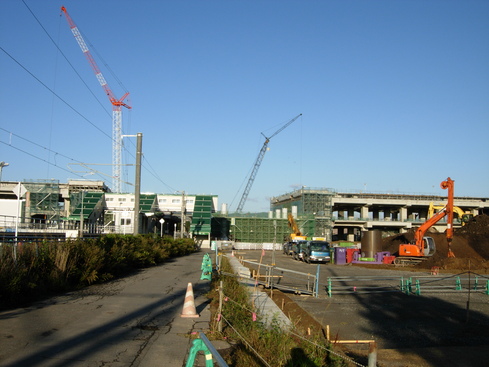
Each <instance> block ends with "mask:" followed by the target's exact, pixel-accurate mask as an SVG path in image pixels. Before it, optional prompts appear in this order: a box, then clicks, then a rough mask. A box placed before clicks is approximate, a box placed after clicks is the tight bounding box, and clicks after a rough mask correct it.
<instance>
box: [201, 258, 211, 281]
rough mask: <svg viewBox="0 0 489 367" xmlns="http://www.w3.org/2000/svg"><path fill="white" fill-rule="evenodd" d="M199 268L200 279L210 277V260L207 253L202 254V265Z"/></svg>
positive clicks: (208, 278) (209, 278)
mask: <svg viewBox="0 0 489 367" xmlns="http://www.w3.org/2000/svg"><path fill="white" fill-rule="evenodd" d="M200 269H201V270H202V275H201V276H200V280H205V279H207V280H211V279H212V260H211V257H210V256H209V254H205V255H204V259H203V260H202V266H201V267H200Z"/></svg>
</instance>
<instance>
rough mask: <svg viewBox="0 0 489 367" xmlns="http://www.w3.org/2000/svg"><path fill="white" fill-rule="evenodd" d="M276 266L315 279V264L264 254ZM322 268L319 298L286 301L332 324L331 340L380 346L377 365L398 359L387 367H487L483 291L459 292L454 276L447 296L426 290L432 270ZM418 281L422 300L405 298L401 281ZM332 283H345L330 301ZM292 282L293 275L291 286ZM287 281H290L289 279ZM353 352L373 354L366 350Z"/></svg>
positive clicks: (487, 304) (487, 298)
mask: <svg viewBox="0 0 489 367" xmlns="http://www.w3.org/2000/svg"><path fill="white" fill-rule="evenodd" d="M238 254H239V256H243V258H244V259H253V260H258V261H259V260H260V258H261V252H260V251H246V252H243V251H240V252H239V253H238ZM272 263H275V265H276V266H277V267H281V268H286V269H290V270H294V271H303V272H309V273H311V274H316V271H317V266H318V265H316V264H306V263H303V262H300V261H295V260H293V259H292V258H291V257H288V256H286V255H284V254H282V252H281V251H280V252H279V251H276V252H275V256H273V251H266V253H265V256H264V257H263V258H262V264H272ZM319 269H320V272H319V274H320V287H319V298H315V297H312V296H306V295H295V294H293V293H288V295H289V297H290V298H291V299H292V300H294V301H295V302H296V303H297V304H298V305H300V306H301V308H302V309H304V310H305V311H307V312H308V313H309V314H310V315H312V316H313V317H314V318H315V319H316V320H317V321H318V322H320V323H321V324H322V325H323V326H324V327H326V326H327V325H329V329H330V338H331V339H332V340H375V341H376V342H377V345H378V348H379V360H381V359H382V358H381V357H385V356H386V355H387V352H386V351H387V350H390V351H393V350H395V351H396V352H397V354H396V358H398V359H399V361H398V362H396V363H394V361H393V360H389V362H388V363H387V364H384V365H388V366H441V365H450V366H485V365H487V358H486V357H482V356H483V354H482V353H486V352H487V349H488V348H489V295H486V294H485V293H484V292H483V291H481V290H480V287H479V291H477V292H475V291H471V293H470V294H469V293H468V291H467V289H464V290H462V291H456V290H455V278H450V279H448V282H449V284H451V285H450V286H449V287H448V288H446V290H443V289H437V290H431V291H429V290H428V289H427V288H428V285H429V284H434V283H436V282H432V283H430V277H432V279H433V280H434V279H435V277H433V276H432V275H431V274H429V273H428V272H424V273H420V272H412V271H406V270H403V269H402V268H400V269H399V268H397V269H394V268H393V267H391V268H386V269H370V268H368V267H366V266H356V265H334V264H320V265H319ZM261 273H263V267H262V270H261ZM274 274H275V275H279V274H280V272H274ZM413 276H415V277H420V276H425V277H427V278H425V280H424V282H425V283H426V284H427V285H426V286H425V291H422V293H421V295H414V294H411V295H407V294H405V293H403V292H400V291H399V290H398V288H399V283H400V282H399V279H400V277H403V278H404V279H407V278H409V277H413ZM329 277H346V278H343V279H345V280H342V281H338V282H336V283H333V290H334V289H338V291H333V293H332V295H331V297H329V296H328V295H327V293H326V286H327V284H328V278H329ZM274 279H275V281H276V282H278V281H279V280H278V279H277V278H274ZM291 279H292V278H291V277H288V281H289V282H292V280H291ZM393 279H395V280H393ZM282 280H283V281H285V276H284V278H282ZM472 280H473V279H472ZM296 281H297V282H302V283H303V284H304V280H303V279H301V280H300V279H298V278H296ZM484 283H485V282H484ZM436 284H438V283H436ZM377 287H378V288H377ZM396 288H397V289H396ZM340 289H341V291H339V290H340ZM422 289H423V288H422ZM467 304H468V305H469V307H468V311H467ZM350 347H351V348H353V349H355V348H358V349H359V350H361V349H364V350H365V349H368V346H367V345H363V346H362V345H358V346H355V345H350ZM381 350H382V351H381ZM457 351H458V352H457ZM410 354H411V355H413V354H414V355H415V356H416V357H417V359H416V362H413V363H412V364H409V363H408V362H406V356H407V355H410ZM420 356H422V357H420ZM469 359H470V360H469Z"/></svg>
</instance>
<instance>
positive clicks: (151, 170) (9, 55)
mask: <svg viewBox="0 0 489 367" xmlns="http://www.w3.org/2000/svg"><path fill="white" fill-rule="evenodd" d="M22 3H23V4H24V5H25V7H26V8H27V9H28V10H29V12H30V13H31V15H32V16H33V17H34V19H35V20H36V22H37V23H38V24H39V26H40V27H41V29H42V30H43V31H44V33H45V34H46V35H47V37H48V38H49V39H50V40H51V42H52V43H53V45H54V46H55V47H56V49H57V50H58V51H59V53H60V54H61V55H62V56H63V58H64V59H65V60H66V62H67V63H68V65H70V67H71V69H72V70H73V71H74V72H75V74H76V75H77V76H78V78H79V79H80V80H81V81H82V83H83V84H84V85H85V87H86V88H87V90H88V91H89V92H90V94H92V96H93V97H94V98H95V100H96V101H97V102H98V103H99V105H100V106H101V107H102V109H103V110H104V111H105V113H106V114H107V115H109V116H111V114H110V112H109V111H108V110H107V109H106V108H105V105H104V104H103V103H102V102H101V101H100V99H99V98H98V97H97V96H96V95H95V93H94V92H93V91H92V90H91V88H90V87H89V86H88V84H87V83H86V82H85V81H84V79H83V78H82V76H81V75H80V74H79V73H78V71H77V70H76V69H75V67H74V66H73V64H72V63H71V62H70V61H69V59H68V58H67V57H66V55H65V54H64V53H63V51H62V50H61V49H60V47H59V46H58V44H57V43H56V42H55V41H54V39H53V38H52V37H51V36H50V34H49V33H48V32H47V30H46V28H45V27H44V26H43V25H42V23H41V22H40V20H39V19H38V17H37V16H36V15H35V14H34V12H33V11H32V10H31V9H30V7H29V6H28V5H27V4H26V2H25V1H24V0H22ZM60 16H61V15H60ZM90 47H92V48H93V49H94V50H95V52H96V54H97V56H98V57H99V58H100V59H101V60H102V61H103V63H104V65H105V66H106V67H107V69H108V70H109V72H110V73H111V75H112V76H113V77H114V79H116V81H117V82H118V84H119V85H120V86H121V88H122V89H123V90H124V91H127V89H126V88H125V86H124V85H123V84H122V82H121V81H120V79H119V78H118V77H117V75H115V73H114V72H113V70H112V69H111V68H110V66H109V65H108V64H107V63H106V62H105V61H104V60H103V58H102V57H101V56H100V54H99V53H98V52H97V50H96V49H95V47H93V45H92V44H90ZM0 49H1V50H2V51H3V52H4V53H5V54H6V55H7V56H8V57H10V58H11V59H12V60H13V61H14V62H15V63H17V64H18V65H19V66H20V67H21V68H22V69H24V70H25V71H26V72H27V73H28V74H29V75H31V76H32V77H33V78H34V79H35V80H36V81H37V82H39V83H40V84H41V85H42V86H44V87H45V88H46V89H47V90H48V91H49V92H51V93H52V94H53V96H56V98H58V99H59V100H60V101H62V102H63V103H64V104H65V105H67V106H68V107H69V108H70V109H71V110H73V111H74V112H75V113H76V114H78V115H79V116H80V117H82V118H83V119H84V120H85V121H86V122H88V123H89V124H91V125H92V126H93V127H94V128H95V129H97V130H98V131H99V132H101V133H102V134H103V135H105V136H106V137H108V138H109V139H110V140H113V138H112V136H111V135H109V134H107V133H106V132H105V131H103V130H102V129H101V128H99V127H98V126H96V125H95V124H94V123H92V122H91V121H90V120H89V119H88V118H86V117H85V116H84V115H83V114H82V113H81V112H79V111H78V110H76V108H74V107H73V106H72V105H70V104H69V103H68V102H67V101H65V100H64V99H63V98H62V97H61V96H59V95H58V94H57V93H56V92H55V91H54V90H52V89H51V88H49V87H48V86H47V85H46V84H45V83H44V82H42V81H41V80H40V79H39V78H37V77H36V76H35V75H34V74H33V73H32V72H31V71H29V70H28V69H27V68H26V67H25V66H24V65H22V63H21V62H20V61H18V60H17V59H15V57H13V56H12V55H11V54H10V53H9V52H7V51H6V50H5V49H4V48H2V47H1V46H0ZM12 147H13V146H12ZM13 148H15V147H13ZM15 149H18V150H19V151H23V150H22V149H19V148H15ZM123 149H124V151H125V152H126V153H127V154H129V156H131V157H132V158H134V159H135V156H134V155H133V154H132V153H131V152H130V151H129V150H128V149H127V148H126V147H125V146H123ZM25 153H26V154H28V155H31V156H33V155H32V154H30V153H28V152H25ZM143 158H144V161H145V162H146V164H147V165H149V166H150V168H151V169H148V168H147V167H145V166H144V165H143V168H144V169H145V170H147V171H148V172H149V173H150V174H151V175H152V176H153V177H155V178H156V179H157V180H158V181H159V182H161V183H162V184H163V185H165V186H166V187H167V188H169V189H170V190H172V191H176V190H175V189H174V188H172V187H171V186H169V185H168V184H166V183H165V182H164V181H163V180H162V179H161V178H160V177H159V176H158V174H157V173H156V171H155V170H154V168H153V167H151V165H150V164H149V162H148V160H147V159H146V158H145V157H144V156H143ZM80 163H81V162H80ZM54 166H56V165H55V164H54ZM57 167H58V166H57ZM69 172H72V171H69Z"/></svg>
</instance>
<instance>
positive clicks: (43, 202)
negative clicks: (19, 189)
mask: <svg viewBox="0 0 489 367" xmlns="http://www.w3.org/2000/svg"><path fill="white" fill-rule="evenodd" d="M23 185H24V187H25V188H26V190H27V195H26V204H25V205H26V208H25V216H26V218H30V220H31V221H32V222H42V223H44V222H47V221H58V220H59V218H60V213H61V210H62V209H63V206H62V200H61V190H60V185H59V181H58V180H36V181H25V182H23Z"/></svg>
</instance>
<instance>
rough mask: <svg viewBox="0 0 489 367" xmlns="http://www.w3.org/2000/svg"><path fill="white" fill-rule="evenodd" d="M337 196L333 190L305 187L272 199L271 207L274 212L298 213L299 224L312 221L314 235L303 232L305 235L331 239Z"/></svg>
mask: <svg viewBox="0 0 489 367" xmlns="http://www.w3.org/2000/svg"><path fill="white" fill-rule="evenodd" d="M335 194H336V193H335V191H334V190H332V189H326V188H322V189H317V188H309V187H303V188H301V189H299V190H295V191H292V192H289V193H286V194H283V195H280V196H277V197H274V198H272V199H271V206H272V210H283V209H286V210H287V211H290V212H291V213H296V215H297V220H298V222H300V221H312V222H313V229H312V233H305V232H303V233H304V235H306V236H315V237H325V238H327V239H331V235H332V230H333V196H334V195H335ZM309 226H310V225H309Z"/></svg>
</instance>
